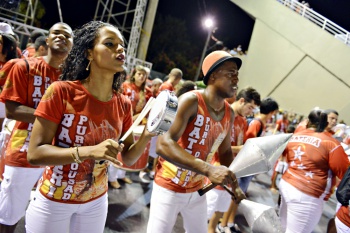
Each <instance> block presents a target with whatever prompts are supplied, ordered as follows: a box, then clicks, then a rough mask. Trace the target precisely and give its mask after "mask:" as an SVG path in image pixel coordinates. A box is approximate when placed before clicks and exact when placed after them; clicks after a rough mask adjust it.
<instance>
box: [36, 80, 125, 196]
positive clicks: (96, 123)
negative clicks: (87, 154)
mask: <svg viewBox="0 0 350 233" xmlns="http://www.w3.org/2000/svg"><path fill="white" fill-rule="evenodd" d="M35 115H36V116H39V117H42V118H45V119H47V120H50V121H52V122H54V123H56V124H58V128H57V131H56V135H55V137H54V140H53V144H54V145H56V146H59V147H65V148H68V147H74V146H75V145H76V146H93V145H97V144H98V143H101V142H102V141H104V140H106V139H114V140H116V141H118V139H119V138H120V136H121V135H123V134H124V133H125V132H126V131H127V130H128V129H129V128H130V126H131V125H132V116H131V103H130V101H129V100H128V99H127V98H126V97H125V96H124V95H122V94H114V96H113V98H112V99H111V100H110V101H107V102H102V101H99V100H97V99H96V98H95V97H93V96H92V95H91V94H90V93H89V92H88V91H87V90H86V89H85V88H84V87H83V85H82V84H81V83H80V81H74V82H69V81H58V82H55V83H53V84H52V85H51V86H50V87H49V88H48V89H47V91H46V93H45V95H44V96H43V98H42V101H41V102H40V104H39V106H38V108H37V109H36V111H35ZM72 150H74V148H72ZM107 167H108V164H107V163H104V164H95V160H92V159H87V160H84V161H83V162H82V163H81V164H77V163H72V164H67V165H59V166H47V167H46V169H45V173H44V174H43V178H42V182H40V191H41V193H42V194H43V195H45V196H46V197H47V198H49V199H51V200H54V201H58V202H66V203H84V202H89V201H92V200H94V199H96V198H98V197H100V196H102V195H103V194H104V193H105V192H107V189H108V180H107Z"/></svg>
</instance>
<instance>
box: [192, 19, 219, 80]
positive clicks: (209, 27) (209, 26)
mask: <svg viewBox="0 0 350 233" xmlns="http://www.w3.org/2000/svg"><path fill="white" fill-rule="evenodd" d="M213 26H214V22H213V20H212V19H211V18H207V19H205V21H204V27H205V28H206V29H207V30H208V35H207V40H206V41H205V45H204V48H203V52H202V57H201V60H200V61H199V65H198V68H197V72H196V76H195V77H194V81H195V82H196V81H197V80H198V77H199V73H200V72H201V65H202V62H203V60H204V57H205V53H206V52H207V47H208V44H209V41H210V37H211V33H212V32H213V30H212V28H213Z"/></svg>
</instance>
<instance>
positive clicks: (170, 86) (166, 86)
mask: <svg viewBox="0 0 350 233" xmlns="http://www.w3.org/2000/svg"><path fill="white" fill-rule="evenodd" d="M164 90H169V91H174V90H175V88H174V87H173V84H171V83H170V82H168V81H165V82H164V83H162V84H161V85H160V87H159V89H158V94H159V92H161V91H164ZM158 94H157V95H158Z"/></svg>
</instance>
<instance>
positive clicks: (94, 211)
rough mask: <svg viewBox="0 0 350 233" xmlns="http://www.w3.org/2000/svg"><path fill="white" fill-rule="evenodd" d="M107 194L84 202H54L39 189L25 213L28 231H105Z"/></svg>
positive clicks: (78, 232)
mask: <svg viewBox="0 0 350 233" xmlns="http://www.w3.org/2000/svg"><path fill="white" fill-rule="evenodd" d="M107 209H108V195H107V193H106V194H105V195H103V196H102V197H100V198H98V199H96V200H93V201H90V202H87V203H83V204H67V203H61V202H55V201H51V200H49V199H47V198H46V197H44V196H43V195H42V194H41V193H40V192H39V191H38V190H37V191H36V193H35V197H34V198H33V200H32V201H31V202H30V204H29V207H28V210H27V213H26V232H27V233H47V232H50V233H63V232H64V233H66V232H70V233H82V232H84V233H103V231H104V228H105V223H106V218H107Z"/></svg>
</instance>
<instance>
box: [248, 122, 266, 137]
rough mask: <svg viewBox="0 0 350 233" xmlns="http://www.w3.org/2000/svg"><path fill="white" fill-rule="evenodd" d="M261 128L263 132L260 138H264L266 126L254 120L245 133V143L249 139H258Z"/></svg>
mask: <svg viewBox="0 0 350 233" xmlns="http://www.w3.org/2000/svg"><path fill="white" fill-rule="evenodd" d="M261 128H262V131H261V134H260V135H259V137H262V136H264V135H265V126H264V125H263V124H262V122H260V121H259V120H257V119H253V120H252V121H251V122H250V123H249V125H248V129H247V131H246V133H245V139H244V142H245V141H247V140H248V139H249V138H256V137H258V134H259V132H260V130H261Z"/></svg>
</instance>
